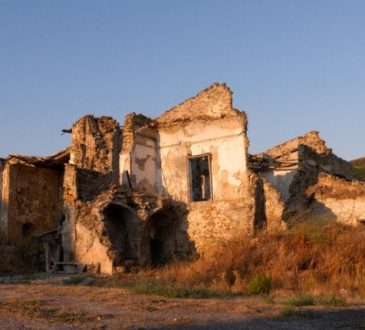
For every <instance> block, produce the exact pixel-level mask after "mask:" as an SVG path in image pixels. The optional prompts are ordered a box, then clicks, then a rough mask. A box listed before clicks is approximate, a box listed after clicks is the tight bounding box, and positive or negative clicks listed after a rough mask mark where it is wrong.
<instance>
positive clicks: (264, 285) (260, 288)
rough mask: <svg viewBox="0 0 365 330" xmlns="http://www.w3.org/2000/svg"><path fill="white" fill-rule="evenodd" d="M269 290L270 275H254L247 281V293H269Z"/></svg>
mask: <svg viewBox="0 0 365 330" xmlns="http://www.w3.org/2000/svg"><path fill="white" fill-rule="evenodd" d="M270 291H271V277H269V276H265V275H256V276H254V277H253V278H252V279H251V280H250V281H249V282H248V283H247V293H248V294H249V295H254V294H269V293H270Z"/></svg>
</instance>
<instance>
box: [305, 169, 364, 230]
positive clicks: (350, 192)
mask: <svg viewBox="0 0 365 330" xmlns="http://www.w3.org/2000/svg"><path fill="white" fill-rule="evenodd" d="M306 195H307V196H308V197H310V198H311V209H312V211H313V213H314V214H317V215H320V216H322V217H326V219H334V220H337V221H339V222H342V223H345V224H349V225H357V224H359V223H360V222H361V223H363V224H364V223H365V184H364V183H362V182H356V181H354V182H349V181H346V180H344V179H341V178H337V177H334V176H331V175H328V174H325V173H321V174H320V175H319V177H318V181H317V183H316V184H315V185H313V186H311V187H309V188H308V190H307V191H306Z"/></svg>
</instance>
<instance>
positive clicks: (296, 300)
mask: <svg viewBox="0 0 365 330" xmlns="http://www.w3.org/2000/svg"><path fill="white" fill-rule="evenodd" d="M283 303H284V304H285V305H288V306H296V307H298V306H313V305H315V304H316V301H315V298H314V297H313V296H311V295H309V294H300V295H298V296H295V297H292V298H290V299H286V300H284V301H283Z"/></svg>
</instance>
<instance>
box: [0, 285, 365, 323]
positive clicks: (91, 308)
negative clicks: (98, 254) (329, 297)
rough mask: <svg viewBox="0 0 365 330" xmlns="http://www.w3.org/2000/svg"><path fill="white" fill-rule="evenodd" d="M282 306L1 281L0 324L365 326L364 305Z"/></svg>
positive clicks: (257, 300) (259, 301) (255, 300)
mask: <svg viewBox="0 0 365 330" xmlns="http://www.w3.org/2000/svg"><path fill="white" fill-rule="evenodd" d="M283 311H285V307H284V306H283V305H280V304H269V303H265V302H264V300H263V299H261V298H259V297H255V298H232V299H172V298H165V297H160V296H147V295H137V294H133V293H130V292H129V291H127V290H125V289H120V288H118V289H116V288H97V287H89V286H80V285H78V286H64V285H59V284H54V283H39V284H0V329H365V305H362V304H352V305H348V306H346V307H341V308H325V307H318V306H316V307H305V308H304V307H301V308H296V309H295V311H293V310H292V311H290V310H289V311H288V310H287V313H286V314H287V315H283Z"/></svg>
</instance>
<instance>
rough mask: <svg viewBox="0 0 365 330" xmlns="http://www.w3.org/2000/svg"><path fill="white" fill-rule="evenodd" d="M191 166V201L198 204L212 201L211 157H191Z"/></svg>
mask: <svg viewBox="0 0 365 330" xmlns="http://www.w3.org/2000/svg"><path fill="white" fill-rule="evenodd" d="M189 164H190V178H191V179H190V181H191V192H190V194H191V200H192V201H193V202H197V201H207V200H209V199H211V194H212V189H211V170H210V155H204V156H198V157H191V158H189Z"/></svg>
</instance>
